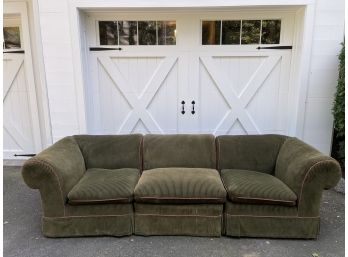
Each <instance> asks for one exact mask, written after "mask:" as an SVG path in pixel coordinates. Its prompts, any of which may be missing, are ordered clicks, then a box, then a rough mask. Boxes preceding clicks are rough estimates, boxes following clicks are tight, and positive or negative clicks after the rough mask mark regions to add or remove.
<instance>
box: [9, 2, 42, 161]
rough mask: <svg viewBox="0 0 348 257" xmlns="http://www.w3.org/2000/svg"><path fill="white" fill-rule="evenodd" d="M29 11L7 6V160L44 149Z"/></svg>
mask: <svg viewBox="0 0 348 257" xmlns="http://www.w3.org/2000/svg"><path fill="white" fill-rule="evenodd" d="M26 11H27V10H26V7H25V4H24V3H4V27H3V33H4V43H3V65H4V67H3V69H4V80H3V106H4V110H3V114H4V118H3V119H4V120H3V122H4V124H3V125H4V127H3V128H4V135H3V136H4V146H3V151H4V159H11V158H13V157H14V156H15V155H18V154H19V155H21V154H31V153H35V152H37V151H39V150H40V149H41V140H40V127H39V117H38V108H37V101H36V93H35V84H34V74H33V66H32V62H31V52H30V37H29V26H28V17H27V12H26ZM18 12H20V15H19V14H18ZM19 158H22V157H21V156H19Z"/></svg>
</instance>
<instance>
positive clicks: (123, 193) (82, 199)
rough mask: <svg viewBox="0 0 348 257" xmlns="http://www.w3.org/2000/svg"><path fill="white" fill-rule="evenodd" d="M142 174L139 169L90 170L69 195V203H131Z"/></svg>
mask: <svg viewBox="0 0 348 257" xmlns="http://www.w3.org/2000/svg"><path fill="white" fill-rule="evenodd" d="M139 176H140V172H139V170H137V169H129V168H125V169H116V170H108V169H97V168H92V169H88V170H87V171H86V173H85V175H84V176H83V177H82V178H81V180H80V181H79V182H78V183H77V184H76V185H75V186H74V187H73V188H72V189H71V191H70V192H69V194H68V203H69V204H72V205H79V204H101V203H131V202H132V201H133V191H134V187H135V185H136V184H137V182H138V179H139Z"/></svg>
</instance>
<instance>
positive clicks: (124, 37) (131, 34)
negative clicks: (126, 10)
mask: <svg viewBox="0 0 348 257" xmlns="http://www.w3.org/2000/svg"><path fill="white" fill-rule="evenodd" d="M118 31H119V37H120V45H136V44H137V42H138V37H137V22H136V21H119V22H118Z"/></svg>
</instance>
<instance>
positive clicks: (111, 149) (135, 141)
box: [75, 134, 143, 170]
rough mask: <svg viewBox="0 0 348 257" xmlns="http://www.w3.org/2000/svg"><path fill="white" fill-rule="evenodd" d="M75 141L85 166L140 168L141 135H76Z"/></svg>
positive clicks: (89, 167) (88, 167)
mask: <svg viewBox="0 0 348 257" xmlns="http://www.w3.org/2000/svg"><path fill="white" fill-rule="evenodd" d="M75 139H76V141H77V143H78V144H79V147H80V149H81V152H82V155H83V157H84V160H85V163H86V168H87V169H91V168H104V169H122V168H134V169H139V170H141V156H140V155H141V142H142V139H143V136H142V135H140V134H132V135H105V136H104V135H77V136H75Z"/></svg>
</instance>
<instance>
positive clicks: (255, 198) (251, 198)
mask: <svg viewBox="0 0 348 257" xmlns="http://www.w3.org/2000/svg"><path fill="white" fill-rule="evenodd" d="M231 197H232V198H236V199H250V200H267V201H273V202H288V203H295V204H296V200H295V201H290V200H276V199H270V198H258V197H243V196H234V195H233V196H231Z"/></svg>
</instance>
